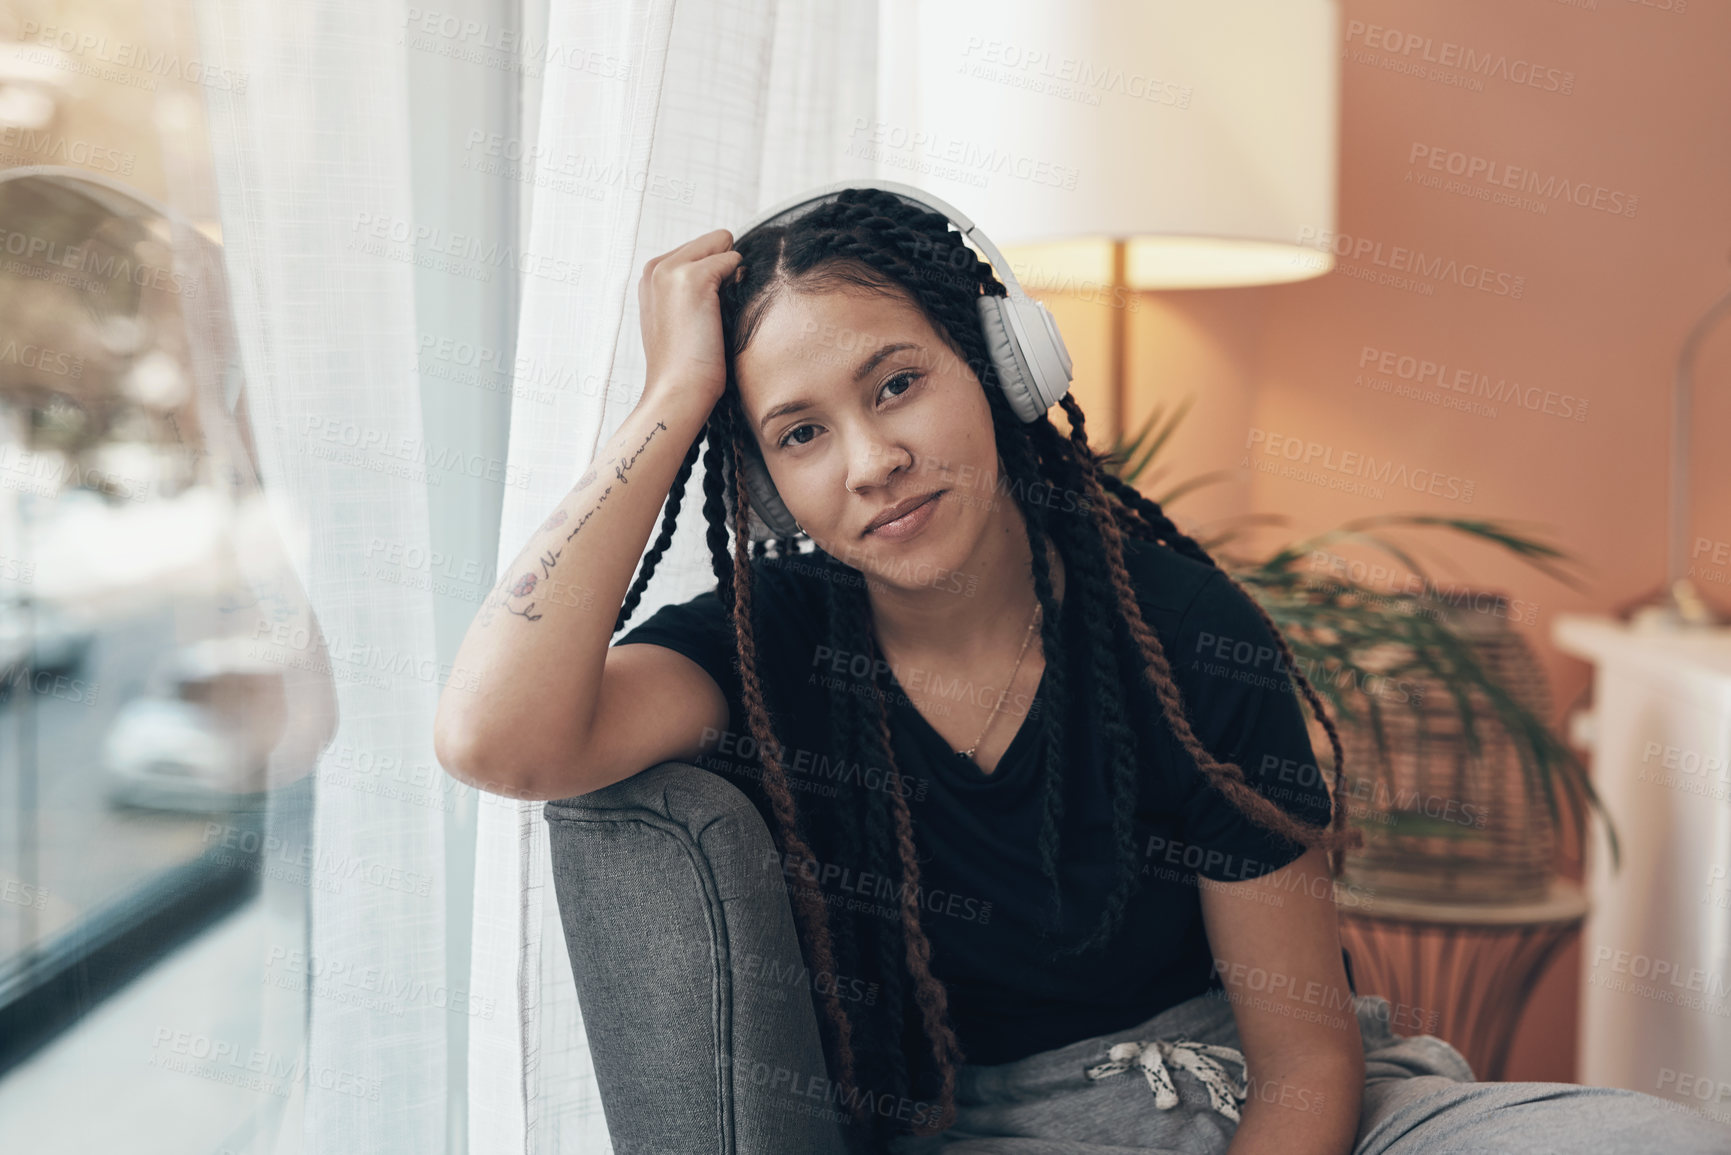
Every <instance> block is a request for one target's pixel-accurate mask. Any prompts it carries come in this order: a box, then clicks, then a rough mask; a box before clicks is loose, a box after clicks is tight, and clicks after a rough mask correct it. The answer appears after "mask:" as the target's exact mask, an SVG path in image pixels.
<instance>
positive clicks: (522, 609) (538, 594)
mask: <svg viewBox="0 0 1731 1155" xmlns="http://www.w3.org/2000/svg"><path fill="white" fill-rule="evenodd" d="M666 431H667V426H665V425H663V424H662V423H661V422H659V421H657V422H656V423H655V426H654V428H652V429H650V430H649V432H648V433H647V434H645V435H644V438H643V443H642V444H641V445H639V446H638V447H637V448H636V449H635V450H634V451H633V452H632V453H631V455H630V456H629V457H614V458H609V459H608V460H606V461H603V462H601V463H600V464H599V465H596V464H591V465H590V466H589V468H588V469H585V470H584V471H583V476H582V477H579V478H578V479H577V485H576V487H575V488H574V489H573V490H572V492H573V493H574V494H575V493H582V492H583V491H584V490H585V489H587V488H589V487H590V486H591V485H593V484H595V482H596V481H597V480H599V479H600V477H601V471H602V469H604V468H605V467H606V466H608V465H611V466H612V472H613V476H614V478H615V481H610V482H608V483H607V487H606V488H605V489H603V490H602V491H601V494H600V496H599V497H597V498H596V499H595V505H594V508H592V509H590V510H589V511H588V512H587V513H585V514H584V515H583V516H582V517H580V518H578V519H577V523H576V524H575V525H573V526H572V527H571V532H569V533H567V534H566V535H565V536H564V537H563V538H560V539H559V540H558V541H557V542H555V544H554V545H552V546H550V547H548V548H547V549H544V550H542V551H541V553H540V555H539V556H538V557H536V558H535V559H534V560H533V561H532V562H531V563H530V564H529V566H528V568H527V569H522V570H514V571H512V572H510V573H507V574H506V575H505V576H504V577H503V578H501V579H500V581H499V584H498V585H496V586H494V587H493V591H492V592H491V593H489V594H488V595H487V600H486V601H484V602H483V603H481V614H480V623H481V625H482V626H487V625H490V624H492V621H493V617H494V615H495V614H496V613H497V612H498V610H499V609H500V608H501V607H503V608H504V610H505V611H506V612H507V613H512V614H516V615H517V616H518V617H520V618H522V619H524V620H525V621H530V622H538V621H540V620H541V617H542V613H541V610H540V605H541V603H542V602H543V601H547V600H552V601H555V602H557V601H561V600H563V599H561V598H558V597H554V596H553V592H554V590H555V589H556V588H557V585H558V583H556V582H554V581H553V580H551V579H552V577H553V571H554V570H555V569H556V568H557V567H558V565H559V560H560V559H561V558H562V557H564V556H565V549H566V547H567V546H569V545H570V544H571V542H572V539H574V538H575V537H576V536H577V535H578V534H580V533H582V532H583V527H584V526H586V525H588V524H589V519H590V518H592V517H594V516H595V514H596V512H597V511H598V510H600V508H601V507H602V506H603V505H605V504H607V498H608V497H609V496H611V495H612V493H613V487H614V485H615V484H618V485H628V484H630V478H629V477H628V476H627V475H628V474H629V473H630V472H631V467H632V466H634V465H636V464H637V459H638V458H639V457H640V456H642V454H643V451H644V450H645V449H647V448H649V443H650V442H651V441H653V440H655V436H656V434H657V433H665V432H666ZM566 520H567V517H566V513H565V510H564V509H563V508H560V509H555V510H554V511H553V512H552V513H551V514H550V515H548V517H547V520H546V521H544V522H542V523H541V527H540V528H539V529H537V530H536V531H535V532H536V533H537V534H538V535H539V534H543V533H548V532H550V531H552V530H555V529H558V528H559V527H560V526H562V525H564V524H565V522H566Z"/></svg>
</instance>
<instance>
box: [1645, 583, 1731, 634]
mask: <svg viewBox="0 0 1731 1155" xmlns="http://www.w3.org/2000/svg"><path fill="white" fill-rule="evenodd" d="M1629 624H1630V626H1631V627H1633V628H1634V629H1635V630H1637V631H1639V632H1642V633H1683V632H1688V631H1692V630H1710V629H1718V628H1719V627H1721V626H1723V625H1724V624H1725V623H1724V622H1723V621H1721V620H1720V618H1719V615H1718V614H1717V613H1715V612H1714V610H1713V607H1712V606H1710V605H1708V604H1707V602H1706V601H1705V599H1703V598H1702V597H1701V594H1700V592H1699V591H1698V590H1696V589H1695V583H1693V582H1691V581H1690V580H1689V579H1688V578H1678V579H1677V580H1676V581H1674V582H1672V583H1671V585H1670V588H1669V589H1665V590H1662V591H1660V592H1659V593H1658V594H1656V595H1655V596H1654V597H1653V598H1652V599H1651V600H1650V601H1647V602H1645V603H1643V604H1641V605H1638V606H1636V607H1634V609H1632V610H1631V611H1630V613H1629Z"/></svg>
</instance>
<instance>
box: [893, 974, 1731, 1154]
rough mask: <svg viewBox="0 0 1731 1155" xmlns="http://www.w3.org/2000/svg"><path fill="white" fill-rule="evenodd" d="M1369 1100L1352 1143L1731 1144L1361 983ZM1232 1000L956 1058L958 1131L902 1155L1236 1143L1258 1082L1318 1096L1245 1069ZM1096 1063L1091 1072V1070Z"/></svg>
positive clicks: (1722, 1133) (1303, 1103)
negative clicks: (1420, 1026)
mask: <svg viewBox="0 0 1731 1155" xmlns="http://www.w3.org/2000/svg"><path fill="white" fill-rule="evenodd" d="M1353 1002H1354V1009H1355V1011H1356V1013H1357V1015H1358V1022H1359V1028H1360V1033H1361V1035H1362V1037H1363V1039H1364V1055H1365V1085H1364V1104H1363V1110H1362V1113H1361V1114H1360V1116H1359V1127H1358V1138H1357V1141H1356V1142H1355V1144H1354V1146H1353V1155H1498V1153H1502V1152H1507V1153H1508V1155H1550V1153H1555V1155H1581V1153H1583V1152H1587V1153H1591V1155H1634V1153H1636V1152H1643V1153H1644V1152H1654V1153H1662V1155H1731V1128H1728V1127H1724V1126H1721V1125H1719V1124H1717V1123H1714V1122H1712V1121H1711V1120H1709V1119H1706V1118H1703V1117H1702V1116H1699V1115H1696V1114H1694V1113H1692V1112H1689V1111H1687V1110H1685V1109H1683V1108H1681V1107H1678V1106H1675V1105H1673V1104H1671V1103H1669V1102H1667V1101H1665V1100H1663V1099H1660V1098H1658V1097H1656V1096H1653V1095H1645V1094H1642V1093H1640V1092H1637V1091H1628V1090H1615V1089H1611V1088H1606V1087H1583V1086H1578V1085H1576V1084H1573V1083H1479V1082H1474V1081H1473V1073H1472V1070H1471V1068H1470V1067H1468V1066H1467V1062H1466V1059H1464V1058H1463V1057H1462V1056H1461V1054H1460V1052H1459V1051H1456V1050H1455V1049H1454V1048H1453V1047H1451V1046H1449V1045H1448V1044H1447V1043H1445V1042H1444V1041H1443V1040H1441V1039H1438V1038H1435V1037H1433V1036H1430V1035H1415V1036H1412V1037H1410V1038H1406V1037H1401V1036H1399V1035H1396V1034H1394V1033H1393V1032H1392V1031H1391V1029H1390V1027H1389V1015H1390V1007H1389V1004H1388V1002H1387V1000H1385V999H1383V998H1381V997H1379V996H1375V995H1359V996H1355V998H1354V1000H1353ZM1242 1046H1243V1043H1242V1042H1241V1041H1240V1039H1239V1037H1238V1029H1237V1024H1236V1022H1235V1020H1234V1019H1233V1014H1232V1007H1231V1004H1230V1003H1228V1002H1226V1001H1225V1000H1224V999H1222V998H1220V997H1219V996H1218V995H1214V996H1209V995H1198V996H1197V997H1195V998H1193V999H1190V1000H1188V1001H1186V1002H1183V1003H1179V1004H1178V1005H1177V1006H1174V1007H1170V1008H1168V1009H1166V1010H1164V1011H1162V1012H1160V1013H1159V1014H1157V1015H1155V1016H1154V1017H1153V1018H1151V1019H1149V1020H1148V1021H1147V1022H1145V1023H1143V1024H1141V1025H1140V1026H1137V1027H1132V1028H1130V1029H1127V1030H1123V1031H1118V1032H1115V1033H1113V1034H1109V1035H1102V1036H1100V1037H1098V1038H1094V1039H1084V1040H1081V1041H1079V1042H1075V1043H1071V1044H1069V1045H1068V1046H1064V1047H1059V1048H1057V1049H1055V1050H1051V1051H1042V1052H1040V1053H1039V1054H1035V1055H1030V1056H1028V1057H1027V1058H1025V1059H1019V1060H1017V1061H1016V1062H1013V1063H1003V1064H999V1065H996V1066H989V1067H982V1066H972V1065H966V1066H963V1067H962V1068H960V1070H959V1071H958V1072H957V1088H956V1098H957V1118H956V1123H955V1125H954V1126H953V1127H951V1128H950V1129H949V1130H947V1131H945V1132H943V1133H941V1134H938V1135H929V1136H923V1137H912V1136H904V1137H903V1138H901V1139H899V1140H897V1141H895V1143H894V1144H893V1145H892V1146H891V1147H890V1151H891V1152H892V1155H933V1153H934V1152H942V1155H987V1153H992V1155H1000V1153H1001V1155H1148V1153H1150V1152H1153V1153H1155V1155H1223V1153H1224V1152H1225V1151H1226V1148H1227V1145H1228V1143H1229V1142H1230V1141H1231V1139H1232V1135H1233V1132H1234V1131H1236V1130H1237V1127H1238V1123H1237V1118H1238V1111H1239V1107H1240V1106H1241V1105H1242V1104H1243V1103H1244V1102H1245V1096H1246V1094H1248V1095H1252V1096H1255V1097H1258V1098H1262V1099H1264V1100H1266V1101H1269V1102H1273V1101H1275V1100H1276V1099H1278V1100H1279V1101H1280V1102H1282V1103H1284V1105H1285V1106H1287V1107H1289V1108H1291V1109H1294V1110H1308V1109H1313V1108H1315V1107H1316V1106H1318V1104H1312V1103H1311V1102H1310V1101H1309V1099H1308V1095H1304V1094H1300V1093H1298V1092H1296V1091H1295V1089H1293V1088H1286V1089H1284V1090H1280V1089H1276V1088H1272V1087H1269V1086H1267V1085H1260V1086H1259V1085H1258V1084H1257V1083H1256V1082H1255V1079H1254V1072H1251V1073H1250V1075H1251V1077H1250V1079H1249V1080H1246V1077H1245V1076H1246V1072H1245V1070H1244V1057H1243V1053H1242ZM1090 1072H1092V1073H1090Z"/></svg>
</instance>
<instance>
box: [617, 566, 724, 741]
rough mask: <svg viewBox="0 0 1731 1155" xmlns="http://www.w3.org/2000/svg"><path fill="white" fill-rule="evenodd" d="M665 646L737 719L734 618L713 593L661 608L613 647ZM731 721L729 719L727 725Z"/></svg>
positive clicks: (719, 597) (632, 628) (629, 631)
mask: <svg viewBox="0 0 1731 1155" xmlns="http://www.w3.org/2000/svg"><path fill="white" fill-rule="evenodd" d="M643 642H647V643H651V644H654V645H657V646H665V647H666V648H668V649H670V650H673V651H674V652H675V653H680V654H684V655H685V656H686V657H688V658H690V659H691V660H692V661H694V662H696V663H697V664H698V665H699V666H702V667H703V669H704V672H706V673H707V674H708V675H709V676H710V677H711V678H713V679H715V684H716V685H717V686H719V687H721V692H722V694H723V695H725V696H726V698H727V707H728V712H729V713H730V714H731V715H734V716H737V711H738V707H737V706H736V705H735V703H737V702H740V701H741V700H742V697H743V693H744V689H743V687H742V685H741V682H740V677H739V668H738V666H737V665H736V660H737V654H738V650H737V647H736V646H735V644H734V637H733V617H732V615H731V614H730V613H728V611H727V610H726V608H725V607H723V606H722V604H721V596H720V594H719V593H717V592H716V591H715V590H709V591H707V592H705V593H701V594H698V595H697V596H696V597H694V598H692V599H691V600H690V601H687V602H676V603H673V604H670V605H665V606H662V607H661V608H660V609H659V610H656V611H655V612H654V613H653V614H651V615H650V616H649V617H648V618H646V619H644V620H643V621H642V622H639V623H638V624H637V625H635V626H628V628H627V629H626V631H625V635H624V636H623V637H621V638H620V639H619V640H617V641H616V642H614V643H613V644H614V645H615V646H625V645H632V644H635V643H643ZM731 724H732V719H731V718H730V719H729V725H731Z"/></svg>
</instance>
